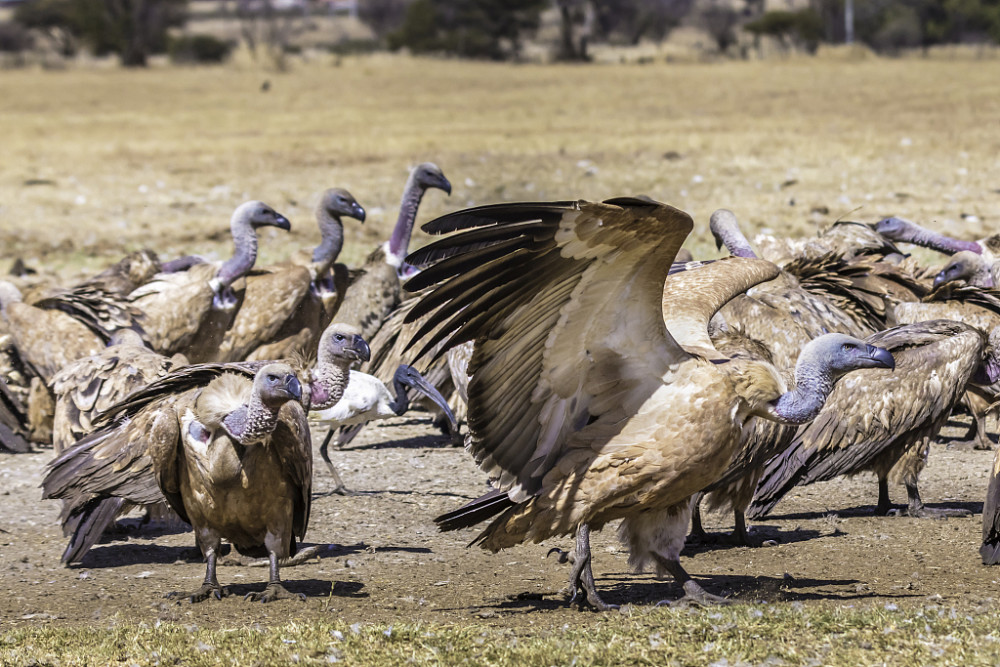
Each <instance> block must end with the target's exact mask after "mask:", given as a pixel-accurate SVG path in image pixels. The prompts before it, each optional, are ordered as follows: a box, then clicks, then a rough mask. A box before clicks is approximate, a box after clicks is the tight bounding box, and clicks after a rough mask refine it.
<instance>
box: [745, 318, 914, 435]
mask: <svg viewBox="0 0 1000 667" xmlns="http://www.w3.org/2000/svg"><path fill="white" fill-rule="evenodd" d="M895 367H896V361H895V360H894V359H893V358H892V354H891V353H890V352H889V351H888V350H886V349H883V348H881V347H876V346H875V345H869V344H868V343H866V342H864V341H863V340H858V339H857V338H854V337H853V336H847V335H845V334H839V333H829V334H824V335H822V336H820V337H819V338H815V339H813V340H811V341H809V343H808V344H806V346H805V347H804V348H802V353H801V354H799V359H798V361H797V362H796V363H795V388H794V389H792V390H791V391H787V392H785V393H784V394H782V395H781V396H780V397H779V398H778V400H777V401H775V402H773V403H771V404H770V405H768V406H766V407H765V409H764V410H763V412H762V413H758V415H759V416H762V417H765V418H766V419H771V420H773V421H777V422H781V423H785V424H802V423H805V422H807V421H809V420H811V419H813V418H814V417H816V415H817V414H819V411H820V410H822V409H823V405H824V404H825V403H826V399H827V396H829V395H830V392H831V391H833V386H834V384H836V382H837V380H839V379H840V378H842V377H843V376H844V375H846V374H847V373H850V372H851V371H855V370H860V369H864V368H886V369H889V370H892V369H894V368H895Z"/></svg>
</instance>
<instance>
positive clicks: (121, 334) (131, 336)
mask: <svg viewBox="0 0 1000 667" xmlns="http://www.w3.org/2000/svg"><path fill="white" fill-rule="evenodd" d="M114 345H131V346H133V347H145V346H146V343H145V341H143V340H142V336H140V335H139V332H138V331H136V330H135V329H116V330H115V332H114V333H113V334H111V338H109V339H108V347H112V346H114Z"/></svg>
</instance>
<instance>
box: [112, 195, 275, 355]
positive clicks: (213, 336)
mask: <svg viewBox="0 0 1000 667" xmlns="http://www.w3.org/2000/svg"><path fill="white" fill-rule="evenodd" d="M260 227H277V228H279V229H283V230H285V231H288V230H289V229H291V224H290V223H289V222H288V219H287V218H285V216H283V215H281V214H279V213H277V212H276V211H275V210H274V209H273V208H271V207H270V206H268V205H267V204H265V203H263V202H259V201H248V202H245V203H243V204H241V205H240V206H238V207H237V208H236V210H235V211H234V212H233V216H232V220H231V221H230V230H231V232H232V235H233V242H234V244H235V252H234V253H233V256H232V257H230V258H229V259H228V260H226V261H225V262H223V263H222V264H219V265H217V264H207V263H206V264H196V265H194V266H192V267H191V268H189V269H188V270H187V271H184V272H181V273H169V274H167V273H161V274H158V275H157V276H156V277H155V278H154V279H153V280H151V281H150V282H148V283H146V284H145V285H143V286H142V287H139V288H138V289H136V290H135V291H133V292H132V293H131V294H130V295H129V296H128V299H129V300H130V301H131V302H132V304H133V305H134V306H135V307H136V308H138V309H139V310H140V311H141V312H142V315H143V321H142V323H143V328H144V329H145V331H146V335H147V338H148V340H149V343H150V346H151V347H152V348H153V349H154V350H156V351H157V352H159V353H160V354H165V355H172V354H176V353H177V352H180V353H182V354H184V355H185V356H186V357H187V358H188V359H189V360H190V361H191V362H192V363H199V362H202V361H208V360H211V359H214V357H215V355H216V354H217V353H218V350H219V346H220V345H221V344H222V341H223V336H224V335H225V332H226V330H227V329H228V328H229V326H230V325H231V324H232V321H233V317H234V316H235V314H236V311H237V310H239V306H240V303H241V302H242V300H243V292H244V288H243V282H242V281H240V279H241V278H243V277H244V276H245V275H246V274H247V273H248V272H249V271H250V269H252V268H253V265H254V262H255V261H256V260H257V229H258V228H260ZM237 281H239V282H237ZM234 285H235V286H234Z"/></svg>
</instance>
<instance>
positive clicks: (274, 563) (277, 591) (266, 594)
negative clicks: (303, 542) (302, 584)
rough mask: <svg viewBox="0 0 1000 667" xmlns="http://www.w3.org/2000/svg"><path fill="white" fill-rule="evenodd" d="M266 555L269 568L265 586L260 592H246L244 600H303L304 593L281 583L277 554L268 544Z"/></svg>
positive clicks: (304, 598) (304, 597)
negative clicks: (292, 590) (289, 588)
mask: <svg viewBox="0 0 1000 667" xmlns="http://www.w3.org/2000/svg"><path fill="white" fill-rule="evenodd" d="M267 557H268V559H269V560H270V568H269V569H268V574H269V575H270V576H269V577H268V581H267V588H265V589H264V590H263V591H261V592H260V593H247V594H246V595H245V596H244V598H243V599H244V600H252V601H253V602H258V601H260V602H274V601H275V600H302V601H303V602H305V600H306V596H305V594H304V593H292V592H291V591H289V590H288V589H287V588H285V587H284V586H283V585H282V584H281V578H280V577H279V576H278V554H277V553H276V552H275V551H274V550H273V549H271V548H270V545H269V546H268V550H267Z"/></svg>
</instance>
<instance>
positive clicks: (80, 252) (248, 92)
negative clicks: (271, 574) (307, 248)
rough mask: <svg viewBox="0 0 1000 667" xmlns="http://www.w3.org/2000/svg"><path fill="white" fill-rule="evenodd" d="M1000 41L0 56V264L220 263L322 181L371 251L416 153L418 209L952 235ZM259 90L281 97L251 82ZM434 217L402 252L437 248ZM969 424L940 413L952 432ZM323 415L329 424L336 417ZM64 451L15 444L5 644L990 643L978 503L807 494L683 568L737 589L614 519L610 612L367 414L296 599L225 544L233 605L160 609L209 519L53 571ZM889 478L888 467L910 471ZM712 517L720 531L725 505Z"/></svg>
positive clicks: (984, 195)
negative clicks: (627, 211)
mask: <svg viewBox="0 0 1000 667" xmlns="http://www.w3.org/2000/svg"><path fill="white" fill-rule="evenodd" d="M998 75H1000V61H975V62H973V61H968V60H962V61H954V62H943V61H936V60H901V61H885V60H878V61H871V60H866V61H861V62H841V61H830V60H789V61H785V62H769V63H731V64H713V65H667V64H662V63H660V64H653V65H648V66H590V67H571V66H522V67H518V66H509V65H488V64H463V63H456V62H450V61H435V60H411V59H404V58H394V57H384V56H376V57H366V58H357V59H353V58H347V59H342V60H340V61H338V64H335V63H334V62H333V61H332V59H331V60H330V61H322V60H320V61H315V62H312V63H310V64H308V65H299V66H296V67H294V68H293V69H292V71H291V72H289V73H285V74H275V73H271V72H264V71H262V70H259V69H256V68H252V67H248V66H229V67H221V68H206V69H158V70H154V71H145V72H127V71H121V70H117V69H101V68H92V69H82V70H67V71H61V72H40V71H7V72H0V89H2V92H3V94H2V95H0V127H2V131H3V137H4V138H3V147H4V152H3V156H4V159H3V161H2V162H0V234H2V239H3V243H2V244H0V256H2V257H4V258H6V261H7V262H9V261H11V260H12V259H13V258H15V257H22V258H24V259H25V261H26V262H27V263H28V264H29V265H30V266H34V267H37V268H39V269H43V270H46V271H52V272H54V273H55V274H57V275H58V276H59V277H60V278H62V279H69V278H70V277H73V276H74V275H75V274H77V273H78V272H80V271H85V270H90V269H94V268H97V267H100V266H103V265H105V264H107V263H109V262H110V261H113V260H115V259H117V258H118V257H119V256H120V255H121V253H122V252H123V251H125V250H130V249H135V248H139V247H152V248H154V249H155V250H157V251H158V252H160V253H161V254H162V255H165V256H168V257H169V256H174V255H178V254H182V253H187V252H192V251H194V252H200V253H204V254H209V255H212V254H216V255H219V254H225V253H226V252H228V247H227V246H228V241H227V235H226V233H225V232H226V230H227V227H228V224H227V223H228V218H229V214H230V212H231V211H232V209H233V207H235V206H236V205H237V204H238V203H240V202H241V201H243V200H244V199H247V198H257V199H262V200H264V201H267V202H269V203H271V204H273V205H274V206H275V207H276V208H277V209H278V210H280V211H282V212H283V213H285V214H286V215H288V216H289V218H290V219H291V220H292V223H293V231H292V233H291V234H290V235H285V234H283V233H281V232H276V233H267V234H265V238H264V239H263V241H262V243H261V250H262V255H261V261H262V262H265V263H266V262H269V261H273V260H277V259H280V258H282V257H283V256H284V255H286V254H287V253H288V252H290V251H291V250H292V249H294V248H297V247H300V246H301V245H309V244H313V243H315V242H316V241H317V240H318V232H317V230H316V229H315V226H314V224H313V223H312V216H311V210H312V207H313V206H314V205H315V202H316V201H317V199H318V196H319V193H320V192H321V191H322V189H323V188H325V187H329V186H333V185H339V186H343V187H347V188H348V189H350V190H351V191H352V192H353V193H354V195H355V196H356V197H357V198H358V199H359V200H360V201H361V202H362V204H363V205H364V206H365V207H366V208H367V209H368V210H369V213H370V217H369V220H368V221H367V222H366V223H365V224H364V225H363V226H361V225H358V224H356V223H354V222H353V221H348V222H347V242H346V246H345V250H344V259H345V260H346V261H347V262H348V263H350V264H357V263H359V262H360V261H361V259H362V258H363V256H364V255H365V254H366V253H367V252H368V250H369V249H370V248H371V247H373V246H374V244H375V243H376V242H377V241H379V240H380V239H382V238H384V237H385V235H386V234H387V230H388V229H389V227H390V226H391V224H392V222H393V221H394V218H395V212H396V206H397V203H398V198H399V194H400V191H401V188H402V184H403V181H404V179H405V177H406V171H407V168H408V167H409V166H410V165H412V164H415V163H417V162H419V161H423V160H434V161H435V162H437V163H438V164H440V165H441V166H442V167H443V169H444V171H445V173H446V174H447V175H448V176H449V178H450V179H451V180H452V182H453V184H454V193H453V195H452V196H451V198H446V197H444V196H443V194H442V193H440V192H436V191H432V192H431V193H429V194H428V196H427V197H426V200H425V203H424V207H423V208H422V213H421V219H422V220H426V219H429V218H430V217H432V216H433V215H435V214H438V213H442V212H445V211H450V210H454V209H455V208H458V207H462V206H467V205H473V204H482V203H490V202H496V201H504V200H520V199H563V198H587V199H600V198H604V197H608V196H614V195H621V194H634V193H643V194H648V195H650V196H652V197H654V198H657V199H660V200H663V201H668V202H670V203H673V204H675V205H677V206H680V207H681V208H683V209H685V210H687V211H688V212H690V213H691V214H692V215H693V216H694V217H695V220H696V222H697V223H698V224H697V228H696V230H695V233H694V234H693V235H692V237H691V239H690V240H689V242H688V246H689V247H690V248H691V249H692V250H693V251H694V253H695V255H696V256H714V255H715V254H717V253H716V251H715V249H714V246H713V245H712V244H711V239H710V237H709V235H708V234H707V229H706V227H707V219H708V216H709V214H710V213H711V212H712V210H714V209H715V208H718V207H721V206H726V207H730V208H732V209H733V210H734V211H736V213H737V215H738V216H740V218H741V219H742V220H743V221H744V223H745V224H746V225H747V226H748V228H749V229H750V230H751V231H758V230H765V229H771V230H774V231H776V232H778V233H782V234H785V233H787V234H795V235H805V234H810V233H813V232H814V231H815V230H816V229H818V228H821V227H823V226H824V225H826V224H828V223H830V222H832V221H833V220H835V219H837V218H840V217H849V218H853V219H858V220H863V221H872V220H876V219H878V218H880V217H882V216H884V215H889V214H895V215H901V216H904V217H909V218H912V219H915V220H918V221H921V222H925V223H928V224H930V225H932V226H934V227H936V228H939V229H942V230H945V231H947V232H951V233H954V234H956V235H960V236H963V237H968V238H974V237H977V236H981V235H984V234H985V233H987V232H988V231H995V226H996V221H997V219H998V218H1000V192H998V190H1000V182H998V179H997V176H996V174H997V173H998V166H1000V165H998V162H1000V157H998V156H1000V150H998V149H1000V126H998V124H997V118H1000V76H998ZM265 80H266V81H268V82H269V86H268V90H267V91H266V92H265V91H263V90H262V83H263V82H264V81H265ZM424 240H425V237H422V236H420V235H418V236H417V237H416V239H415V243H418V244H419V243H422V242H424ZM952 434H954V433H952ZM319 435H321V434H319ZM49 456H50V454H49V452H47V451H42V452H40V453H37V454H31V455H24V456H17V457H3V458H0V485H2V487H0V494H2V496H0V507H2V508H3V513H2V515H0V529H2V530H3V531H4V532H2V533H0V573H2V575H0V576H2V577H3V581H4V582H5V583H6V584H7V587H6V595H4V596H2V597H0V618H2V623H3V629H4V631H3V634H0V663H2V664H33V663H40V664H48V663H52V664H94V665H98V664H107V663H117V664H133V663H135V664H171V663H177V664H230V663H231V662H232V661H234V660H240V662H241V663H248V664H252V663H253V662H254V661H257V662H259V663H260V664H270V663H281V662H291V661H299V662H302V663H314V662H331V661H335V660H342V661H345V662H348V663H404V662H407V661H416V662H439V663H443V664H452V663H458V662H463V661H465V662H470V663H473V664H483V663H490V662H517V663H524V664H539V665H542V664H567V663H570V662H571V661H573V660H574V658H575V659H577V660H578V661H579V662H581V663H646V662H653V661H656V662H660V663H662V662H668V663H669V662H671V661H673V662H675V663H677V664H717V665H724V664H737V663H738V662H740V661H745V662H748V663H762V662H768V661H769V662H770V663H772V664H780V663H784V664H881V663H884V662H891V663H892V664H926V663H929V662H935V661H936V662H940V663H947V664H995V663H996V662H997V661H998V660H1000V632H998V631H997V625H998V622H1000V612H998V611H997V610H996V606H997V605H996V597H997V579H998V572H1000V571H997V570H993V569H989V568H985V567H983V566H981V565H980V564H979V560H978V554H977V548H978V544H979V540H980V521H979V518H980V517H979V515H978V514H976V515H975V516H974V517H973V518H970V519H949V520H946V521H927V520H917V519H910V518H905V517H895V518H875V517H872V516H871V515H870V513H871V510H872V509H873V506H874V502H875V484H874V480H873V479H870V478H858V479H853V480H842V481H837V482H834V483H829V484H825V485H816V486H814V487H808V488H804V489H799V490H796V491H795V492H794V493H793V494H791V496H790V497H789V498H787V499H786V500H785V501H784V502H783V503H782V504H781V505H779V506H778V508H777V511H776V513H775V516H773V517H772V518H771V519H769V520H767V521H764V522H760V523H759V524H758V531H759V532H761V533H762V534H764V535H765V536H767V537H771V538H774V539H776V540H778V542H779V545H778V546H776V547H770V548H763V549H756V550H751V549H744V548H721V547H719V548H716V547H713V548H703V547H699V548H695V549H691V550H690V551H689V552H688V556H690V557H689V558H686V559H685V565H686V566H687V567H688V569H689V570H690V571H691V572H692V574H693V575H694V576H696V577H697V578H699V579H700V580H701V581H702V582H703V583H704V585H705V586H706V587H707V588H708V589H709V590H710V591H712V592H715V593H720V594H725V595H729V596H732V597H734V598H736V599H738V600H740V601H741V604H739V605H736V606H735V607H731V608H722V609H710V610H693V611H692V610H675V609H669V608H664V607H660V608H656V607H654V603H655V602H657V601H658V600H661V599H664V598H666V599H673V598H676V597H678V596H679V595H680V589H679V588H678V587H676V586H674V585H673V584H671V583H664V582H660V581H658V580H656V579H654V578H653V577H651V576H650V575H648V574H643V575H634V574H631V573H629V572H628V567H627V563H626V560H627V559H626V554H625V553H624V551H623V550H622V548H621V547H620V546H618V544H617V542H616V540H615V537H614V533H613V531H612V530H606V531H605V532H604V533H602V534H600V535H599V536H597V538H596V539H595V544H594V551H595V559H596V562H595V574H596V575H597V577H598V580H599V581H598V585H599V586H600V588H601V589H602V590H603V591H604V592H605V593H606V596H607V598H608V599H609V601H612V602H618V603H626V602H634V603H635V604H634V605H632V606H628V607H626V608H625V612H624V613H609V614H595V613H589V612H581V611H577V610H575V609H574V608H569V607H566V606H565V605H564V604H563V602H562V597H561V596H560V594H559V590H560V588H562V586H563V585H564V577H565V576H566V574H567V569H566V566H560V565H558V564H557V563H556V562H555V559H554V558H551V559H546V558H545V555H546V552H547V551H548V549H549V548H551V547H553V546H560V547H563V548H568V547H569V546H571V544H570V541H569V540H568V539H564V540H553V541H551V542H548V543H545V544H542V545H537V546H528V547H519V548H517V549H513V550H510V551H508V552H505V553H502V554H499V555H489V554H486V553H483V552H481V551H479V550H476V549H466V548H465V544H466V543H467V542H468V541H469V540H470V539H471V538H472V537H473V536H474V533H473V532H472V531H465V532H462V533H459V534H439V533H437V532H436V530H435V528H434V525H433V523H432V517H433V516H435V515H437V514H439V513H440V512H442V511H445V510H448V509H451V508H453V507H455V506H457V505H459V504H461V503H462V502H464V501H465V500H466V499H468V498H472V497H475V496H477V495H479V494H480V493H482V492H483V491H484V489H485V481H484V479H483V478H482V476H481V475H480V474H479V473H477V471H476V470H475V468H474V466H473V464H472V463H471V461H470V460H469V458H468V456H467V455H466V454H465V453H464V452H463V451H461V450H459V449H455V448H451V447H449V446H447V444H446V443H445V442H444V441H443V439H442V438H440V437H439V436H437V435H436V433H435V431H434V430H433V429H432V428H431V427H430V425H429V423H428V422H427V420H425V419H422V418H421V417H420V416H419V415H418V416H416V417H407V418H403V419H399V420H394V421H393V422H391V423H389V424H387V425H383V426H379V427H374V426H373V427H370V428H368V429H366V430H365V431H364V432H363V433H362V435H361V436H359V438H358V439H357V440H355V442H354V443H353V444H352V446H351V447H350V448H349V449H347V450H345V451H343V452H339V453H336V454H335V461H336V462H337V464H338V465H339V466H340V467H341V471H342V473H343V475H344V477H345V480H346V481H347V483H348V485H350V486H351V487H353V488H355V489H357V490H360V491H363V492H364V493H363V494H361V495H358V496H352V497H347V498H343V497H339V496H332V495H329V492H330V489H331V485H330V483H329V477H328V476H327V474H326V472H325V470H324V469H323V468H322V467H319V468H317V471H316V476H315V485H314V490H315V492H316V497H315V500H314V505H313V515H312V521H311V524H310V531H309V534H308V535H307V540H306V541H307V542H308V543H316V544H325V543H329V544H331V545H332V546H331V547H330V548H329V549H327V550H325V551H323V552H322V553H321V554H320V557H319V558H317V559H315V560H314V561H312V562H310V563H307V564H305V565H302V566H299V567H295V568H288V569H286V570H284V572H283V576H284V578H285V579H287V580H288V582H289V588H290V589H292V590H294V591H297V592H302V593H305V594H306V595H307V597H308V600H307V601H306V602H305V603H299V602H290V601H282V602H277V603H273V604H270V605H259V604H252V603H249V602H244V601H243V600H242V597H241V594H243V593H246V592H247V591H248V590H254V589H255V587H259V586H261V584H262V582H263V580H264V579H265V577H266V569H261V568H257V567H249V566H241V565H233V566H227V567H221V568H220V579H221V581H222V582H223V583H224V584H231V585H232V586H233V589H234V593H237V594H240V595H233V596H231V597H228V598H226V599H224V600H223V601H221V602H218V601H210V602H206V603H203V604H200V605H189V604H187V603H182V604H173V603H170V602H168V601H166V600H164V599H163V598H162V595H163V594H164V593H166V592H168V591H172V590H178V589H180V590H187V589H191V588H194V587H195V586H196V585H197V583H198V581H199V580H200V578H201V577H202V576H203V574H204V570H203V565H202V564H201V563H200V562H198V561H197V560H186V558H185V556H186V549H187V548H188V547H189V546H190V545H191V544H192V540H191V536H190V535H189V534H184V533H167V534H159V535H151V534H150V533H148V532H142V531H139V532H133V533H129V534H127V535H125V536H122V537H119V539H118V540H116V541H113V542H108V543H106V544H102V545H100V546H98V547H96V548H95V549H94V550H93V551H92V552H91V553H90V554H89V556H88V557H87V559H86V560H85V561H84V563H83V565H82V566H81V567H74V568H69V569H67V568H63V567H60V566H59V565H58V558H59V555H60V553H61V552H62V549H63V547H64V540H63V538H62V536H61V534H60V531H59V528H58V525H57V523H56V518H57V515H58V505H57V504H56V503H54V502H49V501H44V502H43V501H40V500H39V496H40V491H39V489H38V484H39V481H40V479H41V476H42V474H43V471H44V466H45V462H46V461H47V459H48V458H49ZM991 456H992V454H990V453H988V452H966V451H959V450H953V449H948V448H947V447H946V446H945V445H944V444H939V445H936V446H935V447H934V448H933V451H932V453H931V461H930V466H929V468H928V469H927V470H926V471H925V473H924V476H923V478H922V493H923V496H924V498H925V500H927V501H928V502H929V503H930V504H932V505H945V506H952V507H966V508H968V509H971V510H972V511H974V512H977V513H978V512H979V511H980V510H981V504H982V497H983V493H984V490H985V488H986V479H987V474H988V470H989V466H990V462H991ZM893 491H894V493H895V495H896V497H897V500H902V499H903V492H902V489H893ZM709 526H710V527H712V528H714V529H717V530H723V529H728V527H729V518H728V517H726V516H712V517H710V519H709Z"/></svg>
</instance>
